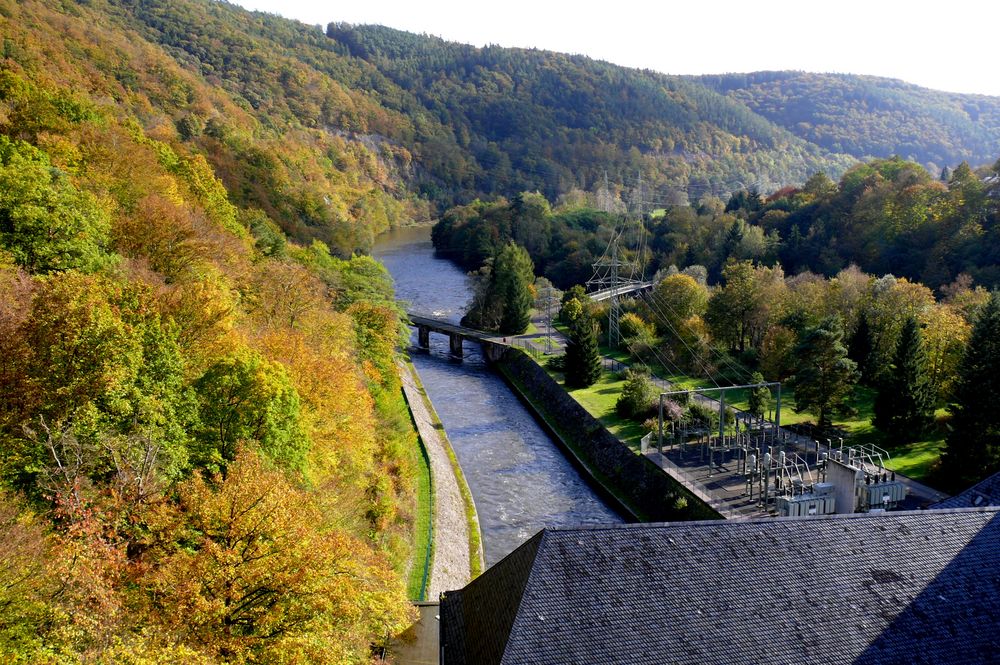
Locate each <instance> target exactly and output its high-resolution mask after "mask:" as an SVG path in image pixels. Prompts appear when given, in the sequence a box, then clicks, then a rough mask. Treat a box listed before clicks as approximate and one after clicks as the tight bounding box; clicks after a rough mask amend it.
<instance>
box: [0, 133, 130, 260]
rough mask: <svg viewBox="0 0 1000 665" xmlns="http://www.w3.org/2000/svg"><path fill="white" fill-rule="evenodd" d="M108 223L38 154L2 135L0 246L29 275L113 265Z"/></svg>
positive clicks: (103, 213) (92, 200) (96, 206)
mask: <svg viewBox="0 0 1000 665" xmlns="http://www.w3.org/2000/svg"><path fill="white" fill-rule="evenodd" d="M110 230H111V227H110V221H109V219H108V214H107V212H106V211H105V210H104V209H103V208H102V207H101V206H100V205H99V204H98V202H97V200H96V199H95V197H94V196H93V195H91V194H88V193H86V192H82V191H80V190H79V189H77V188H76V187H75V186H74V185H73V184H72V183H71V182H70V180H69V177H68V176H67V175H66V174H65V173H63V172H61V171H60V170H59V169H56V168H54V167H53V166H52V164H51V163H50V162H49V158H48V157H47V156H46V154H45V153H43V152H41V151H40V150H38V149H36V148H34V147H32V146H30V145H28V144H26V143H23V142H20V141H11V140H10V139H9V138H7V137H6V136H3V135H0V248H4V249H6V250H7V251H9V252H10V253H11V255H13V257H14V260H15V261H16V262H17V263H18V265H21V266H24V268H25V269H27V270H28V271H30V272H39V273H47V272H53V271H58V270H70V269H77V270H82V271H85V272H92V271H94V270H97V269H99V268H100V267H102V266H106V265H109V263H110V261H111V260H112V257H111V255H110V254H109V253H108V252H107V247H108V245H109V233H110Z"/></svg>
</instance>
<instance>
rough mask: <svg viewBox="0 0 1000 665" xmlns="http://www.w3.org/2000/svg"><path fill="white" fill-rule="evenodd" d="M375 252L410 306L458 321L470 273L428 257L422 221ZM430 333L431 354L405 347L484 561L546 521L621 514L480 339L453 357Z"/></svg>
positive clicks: (586, 520) (609, 518)
mask: <svg viewBox="0 0 1000 665" xmlns="http://www.w3.org/2000/svg"><path fill="white" fill-rule="evenodd" d="M373 254H374V256H375V257H376V258H377V259H379V260H380V261H382V263H384V264H385V266H386V268H388V270H389V272H390V273H391V274H392V277H393V279H394V280H395V282H396V297H397V298H399V299H400V300H403V301H405V302H407V303H408V306H409V308H410V309H411V310H412V311H415V312H418V313H420V314H424V315H430V316H438V317H443V318H447V319H448V320H450V321H452V322H454V323H458V320H459V319H460V318H461V317H462V313H463V312H464V311H465V307H466V305H467V304H468V302H469V299H470V297H471V290H470V284H469V279H468V277H466V275H465V273H464V272H462V270H461V269H459V268H458V267H456V266H455V265H454V264H453V263H451V262H450V261H447V260H444V259H439V258H436V257H435V256H434V248H433V246H432V245H431V241H430V229H429V228H427V227H420V228H408V229H399V230H397V231H393V232H390V233H388V234H386V235H384V236H382V237H381V238H380V239H379V241H378V243H377V244H376V246H375V249H374V251H373ZM414 335H415V334H414ZM430 340H431V350H430V353H422V352H414V353H412V354H411V356H412V359H413V364H414V366H415V367H416V368H417V372H418V374H420V380H421V381H422V382H423V384H424V388H425V389H426V390H427V394H428V396H429V397H430V399H431V402H432V403H433V404H434V408H435V409H436V410H437V413H438V416H439V417H440V418H441V422H442V423H443V424H444V429H445V431H446V432H447V434H448V438H449V439H450V440H451V444H452V447H453V448H454V449H455V454H456V455H457V456H458V461H459V464H461V466H462V471H463V473H464V474H465V478H466V480H467V481H468V483H469V489H470V490H471V492H472V497H473V500H474V501H475V503H476V510H477V511H478V512H479V522H480V526H481V527H482V532H483V549H484V551H485V554H486V563H487V564H488V565H492V564H494V563H496V562H497V561H499V560H500V559H502V558H503V557H504V556H506V555H507V554H508V553H510V552H511V551H512V550H513V549H514V548H516V547H517V546H518V545H520V544H521V543H523V542H524V541H525V540H527V539H528V538H530V537H531V536H533V535H534V534H535V533H536V532H538V530H539V529H541V528H543V527H546V526H569V525H578V524H597V523H612V522H613V523H617V522H621V521H622V518H621V517H620V516H619V515H618V514H617V513H616V512H615V511H614V510H613V509H612V508H610V507H609V506H608V505H607V504H606V503H605V502H604V500H603V499H602V498H601V497H600V496H599V495H597V494H596V493H595V492H594V490H593V489H592V488H591V487H590V486H589V485H588V484H587V483H586V482H585V481H584V480H583V478H581V477H580V475H579V473H578V472H577V471H576V468H575V467H574V466H573V465H572V464H570V462H569V461H568V460H567V459H566V457H565V456H564V455H563V453H562V451H561V450H560V449H559V448H558V446H557V445H556V444H555V443H554V442H553V441H552V440H551V439H550V438H549V436H548V435H547V434H546V433H545V431H544V430H543V429H542V428H541V427H540V426H539V425H538V423H536V422H535V420H534V418H533V417H532V415H531V414H530V413H529V412H528V410H527V409H526V408H525V407H524V406H523V405H522V404H521V402H520V401H519V400H518V398H517V397H516V396H515V395H514V394H513V393H511V391H510V389H509V388H508V387H507V384H505V383H504V382H503V380H502V379H501V378H500V377H499V376H498V375H497V374H496V373H494V372H493V371H492V370H491V369H490V368H489V367H488V366H487V364H486V363H485V361H484V360H483V357H482V354H481V353H480V350H479V345H478V344H471V343H466V344H465V358H464V360H463V361H461V362H459V361H455V360H451V359H450V357H449V352H448V338H447V337H445V336H443V335H437V334H435V333H431V338H430Z"/></svg>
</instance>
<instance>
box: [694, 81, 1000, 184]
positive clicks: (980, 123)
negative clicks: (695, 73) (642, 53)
mask: <svg viewBox="0 0 1000 665" xmlns="http://www.w3.org/2000/svg"><path fill="white" fill-rule="evenodd" d="M695 80H697V81H699V82H700V83H703V84H705V85H707V86H709V87H710V88H712V89H713V90H716V91H718V92H721V93H723V94H725V95H726V96H728V97H729V98H731V99H733V100H736V101H740V102H742V103H743V104H746V105H747V107H749V108H750V109H752V110H753V111H754V112H755V113H758V114H759V115H762V116H764V117H765V118H767V119H768V120H770V121H771V122H773V123H775V124H777V125H779V126H781V127H784V128H785V129H788V130H789V131H790V132H792V133H793V134H795V135H796V136H798V137H800V138H803V139H805V140H806V141H809V142H810V143H815V144H816V145H819V146H821V147H823V148H825V149H827V150H830V151H832V152H842V153H847V154H849V155H853V156H855V157H858V158H861V159H867V158H871V157H892V156H893V155H899V156H901V157H903V158H904V159H908V160H912V161H916V162H918V163H920V164H922V165H923V166H925V167H927V168H928V169H929V170H930V171H932V172H934V173H935V175H936V174H937V172H938V171H939V170H940V169H942V168H944V167H946V166H949V167H953V166H954V165H956V164H958V163H960V162H962V161H967V162H969V163H970V164H984V163H987V162H990V161H992V160H994V159H996V156H997V155H998V154H1000V99H998V98H996V97H989V96H986V95H963V94H958V93H950V92H940V91H937V90H928V89H927V88H921V87H918V86H915V85H912V84H909V83H905V82H903V81H898V80H894V79H886V78H878V77H875V76H856V75H850V74H813V73H809V72H754V73H752V74H724V75H718V76H699V77H695Z"/></svg>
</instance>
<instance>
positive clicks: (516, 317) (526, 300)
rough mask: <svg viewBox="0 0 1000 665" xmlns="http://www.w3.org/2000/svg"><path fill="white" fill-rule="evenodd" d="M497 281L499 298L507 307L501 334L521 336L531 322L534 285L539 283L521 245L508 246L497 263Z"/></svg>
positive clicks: (495, 290) (504, 312)
mask: <svg viewBox="0 0 1000 665" xmlns="http://www.w3.org/2000/svg"><path fill="white" fill-rule="evenodd" d="M493 280H494V282H495V289H494V293H495V297H497V298H499V299H500V301H501V302H502V303H503V314H502V315H501V317H500V332H501V333H502V334H504V335H520V334H521V333H523V332H524V331H525V330H527V329H528V324H529V323H530V322H531V305H532V304H533V302H534V294H533V293H532V289H531V284H532V282H534V281H535V268H534V265H533V264H532V262H531V257H530V256H528V252H527V251H526V250H525V249H524V248H523V247H521V246H519V245H516V244H514V243H508V244H507V246H506V247H504V248H503V249H502V250H500V254H498V255H497V258H496V261H495V262H494V263H493Z"/></svg>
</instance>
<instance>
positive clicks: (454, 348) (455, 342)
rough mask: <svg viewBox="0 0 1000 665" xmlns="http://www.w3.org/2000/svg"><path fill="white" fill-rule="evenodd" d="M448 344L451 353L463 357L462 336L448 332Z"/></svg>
mask: <svg viewBox="0 0 1000 665" xmlns="http://www.w3.org/2000/svg"><path fill="white" fill-rule="evenodd" d="M448 345H449V346H450V347H451V355H453V356H455V357H456V358H461V357H463V355H464V353H465V351H464V349H463V348H462V336H461V335H460V334H458V333H449V334H448Z"/></svg>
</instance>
